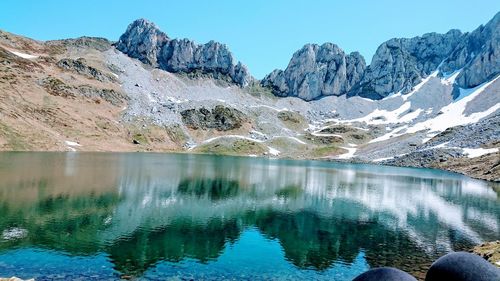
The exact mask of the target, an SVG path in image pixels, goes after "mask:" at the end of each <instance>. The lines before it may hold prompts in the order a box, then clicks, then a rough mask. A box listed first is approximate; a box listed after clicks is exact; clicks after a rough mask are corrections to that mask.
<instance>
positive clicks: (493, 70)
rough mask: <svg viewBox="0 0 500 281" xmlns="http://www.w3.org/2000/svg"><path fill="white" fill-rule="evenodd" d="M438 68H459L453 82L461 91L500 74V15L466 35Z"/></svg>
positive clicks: (448, 69)
mask: <svg viewBox="0 0 500 281" xmlns="http://www.w3.org/2000/svg"><path fill="white" fill-rule="evenodd" d="M441 69H442V70H443V71H445V72H453V71H455V70H460V69H461V72H460V74H459V75H458V76H457V79H456V83H457V86H459V87H461V88H472V87H475V86H477V85H479V84H482V83H484V82H486V81H488V80H490V79H492V78H494V76H496V75H497V74H498V73H500V12H499V13H497V14H496V15H495V17H493V19H492V20H491V21H489V22H488V23H487V24H486V25H484V26H483V25H481V26H480V27H478V28H477V29H476V30H474V31H472V32H471V33H468V34H466V35H465V36H464V39H463V40H462V41H461V42H460V44H459V45H458V46H457V48H455V50H454V51H453V52H452V53H451V54H450V56H449V57H448V58H447V59H446V60H445V62H444V63H443V66H442V68H441Z"/></svg>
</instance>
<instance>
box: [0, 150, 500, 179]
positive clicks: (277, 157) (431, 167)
mask: <svg viewBox="0 0 500 281" xmlns="http://www.w3.org/2000/svg"><path fill="white" fill-rule="evenodd" d="M4 152H6V153H17V152H21V153H27V152H28V153H29V152H36V153H40V152H47V153H50V152H56V153H157V154H161V153H168V154H196V155H213V156H231V157H248V158H266V159H281V160H295V161H301V160H303V161H308V160H309V161H322V162H336V163H346V164H370V165H377V166H386V167H400V168H419V169H431V170H438V171H443V172H449V173H454V174H458V175H462V176H467V177H469V178H472V179H476V180H483V181H487V182H490V183H499V184H500V178H499V179H491V178H489V177H479V176H476V175H474V174H471V173H467V172H465V171H463V170H458V169H452V168H449V167H448V168H447V167H436V166H432V165H431V166H413V165H404V164H391V163H384V162H375V161H365V160H360V159H357V158H353V159H335V158H328V157H319V158H315V157H312V158H307V157H304V158H301V157H295V158H294V157H279V156H273V157H269V156H268V155H254V156H249V155H236V154H216V153H203V152H197V151H191V150H146V151H143V150H137V151H132V150H124V151H110V150H78V151H65V150H0V153H4Z"/></svg>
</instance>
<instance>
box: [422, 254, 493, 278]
mask: <svg viewBox="0 0 500 281" xmlns="http://www.w3.org/2000/svg"><path fill="white" fill-rule="evenodd" d="M442 280H454V281H493V280H500V269H499V268H496V267H495V266H493V265H492V264H490V263H489V262H487V261H486V260H485V259H483V258H481V257H480V256H477V255H474V254H471V253H466V252H455V253H450V254H447V255H445V256H443V257H441V258H439V259H438V260H437V261H435V262H434V263H433V264H432V265H431V267H430V268H429V271H427V275H426V276H425V281H442Z"/></svg>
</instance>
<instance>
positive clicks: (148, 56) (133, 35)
mask: <svg viewBox="0 0 500 281" xmlns="http://www.w3.org/2000/svg"><path fill="white" fill-rule="evenodd" d="M168 40H169V38H168V36H167V34H165V33H163V32H162V31H160V29H159V28H158V27H157V26H156V25H155V24H154V23H152V22H150V21H148V20H146V19H138V20H136V21H134V22H133V23H131V24H130V25H129V26H128V27H127V30H126V31H125V33H124V34H123V35H122V36H120V39H119V40H118V42H117V43H116V48H117V49H118V50H120V51H122V52H123V53H125V54H127V55H129V56H130V57H132V58H136V59H139V60H140V61H142V62H143V63H147V64H150V65H153V66H157V65H158V64H157V57H158V53H159V52H160V49H161V47H162V46H163V45H164V44H165V43H166V42H168Z"/></svg>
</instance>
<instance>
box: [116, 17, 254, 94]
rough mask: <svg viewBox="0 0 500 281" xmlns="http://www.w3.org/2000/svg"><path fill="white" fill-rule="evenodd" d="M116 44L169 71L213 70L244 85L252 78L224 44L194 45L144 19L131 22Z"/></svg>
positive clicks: (139, 57)
mask: <svg viewBox="0 0 500 281" xmlns="http://www.w3.org/2000/svg"><path fill="white" fill-rule="evenodd" d="M116 48H117V49H118V50H120V51H122V52H123V53H125V54H127V55H128V56H130V57H132V58H136V59H139V60H141V61H142V62H144V63H147V64H150V65H152V66H155V67H160V68H161V69H164V70H166V71H170V72H185V73H190V72H195V71H201V72H203V73H216V74H222V75H227V76H229V77H230V78H231V79H232V80H233V82H235V83H237V84H238V85H240V86H242V87H245V86H247V85H248V84H249V83H250V82H251V81H252V80H253V78H252V77H251V76H250V74H249V72H248V70H247V68H246V67H245V66H244V65H243V64H241V63H240V62H235V60H234V58H233V56H232V54H231V52H230V51H229V49H228V48H227V46H226V45H224V44H221V43H219V42H215V41H210V42H208V43H206V44H203V45H198V44H196V43H194V42H193V41H191V40H188V39H173V40H171V39H170V38H169V37H168V36H167V35H166V34H165V33H163V32H161V31H160V30H159V29H158V27H157V26H156V25H155V24H154V23H151V22H149V21H147V20H145V19H139V20H136V21H134V22H133V23H131V24H130V25H129V26H128V28H127V31H126V32H125V33H124V34H123V35H122V36H121V37H120V40H119V41H118V43H116Z"/></svg>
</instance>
